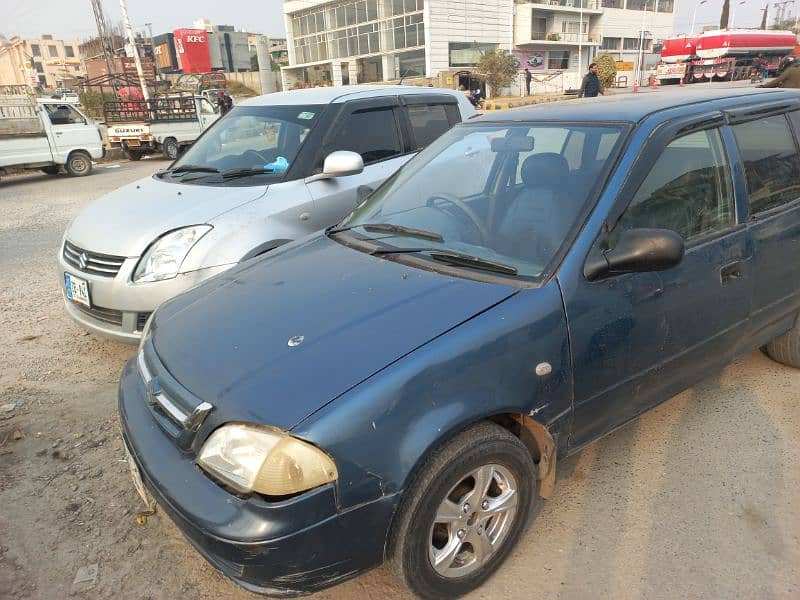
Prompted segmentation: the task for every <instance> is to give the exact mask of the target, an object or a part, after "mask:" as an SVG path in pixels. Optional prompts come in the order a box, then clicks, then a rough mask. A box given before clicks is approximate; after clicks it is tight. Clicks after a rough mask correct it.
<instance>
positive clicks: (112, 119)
mask: <svg viewBox="0 0 800 600" xmlns="http://www.w3.org/2000/svg"><path fill="white" fill-rule="evenodd" d="M103 115H104V117H105V121H106V126H107V128H108V130H107V135H108V143H109V145H110V146H111V147H112V148H122V150H123V152H125V156H127V157H128V158H129V159H130V160H139V159H140V158H141V157H142V156H144V155H145V154H154V153H157V152H160V153H161V154H163V155H164V158H168V159H170V160H175V159H176V158H178V155H179V154H180V153H181V150H182V149H183V148H184V147H186V146H189V145H191V144H192V142H194V141H195V140H196V139H197V137H198V136H199V135H200V134H201V133H202V132H203V131H204V130H205V129H206V128H207V127H208V126H209V125H211V124H212V123H213V122H214V121H216V120H217V119H218V118H219V109H218V107H216V106H214V105H213V104H212V103H211V102H209V101H208V99H206V98H204V97H202V96H197V95H194V94H183V93H178V94H167V95H159V96H155V97H153V98H151V99H150V100H116V101H112V102H105V103H104V105H103Z"/></svg>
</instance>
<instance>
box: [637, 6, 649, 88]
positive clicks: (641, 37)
mask: <svg viewBox="0 0 800 600" xmlns="http://www.w3.org/2000/svg"><path fill="white" fill-rule="evenodd" d="M646 16H647V0H645V3H644V4H643V5H642V28H641V29H640V30H639V60H637V61H636V76H635V77H634V79H635V80H636V83H637V85H638V86H641V85H642V58H643V55H644V20H645V17H646Z"/></svg>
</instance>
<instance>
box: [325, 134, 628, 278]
mask: <svg viewBox="0 0 800 600" xmlns="http://www.w3.org/2000/svg"><path fill="white" fill-rule="evenodd" d="M624 128H625V126H624V125H613V124H611V125H607V124H603V125H599V124H598V125H591V124H577V123H576V124H564V123H558V124H546V123H542V124H519V123H514V124H510V125H509V124H503V125H498V124H492V125H488V124H487V125H477V124H476V125H462V126H458V127H455V128H453V129H452V130H450V131H449V132H447V133H445V134H444V135H443V136H442V137H440V138H439V139H438V140H436V141H435V142H434V143H433V144H431V145H430V146H429V147H428V148H427V149H425V150H423V151H422V152H420V153H419V154H418V155H417V156H416V157H415V158H413V159H412V160H411V161H409V162H408V163H407V164H406V165H405V166H404V167H403V168H402V169H401V170H400V171H399V172H398V173H397V174H396V175H395V176H394V177H392V178H391V179H389V180H388V181H387V182H386V183H385V184H384V185H383V186H381V187H380V188H378V190H376V191H375V192H374V193H373V194H372V195H371V196H370V197H369V199H368V200H367V201H366V202H365V203H364V204H363V205H361V206H360V207H359V208H357V209H356V210H355V212H354V213H353V214H352V215H351V216H350V218H349V219H347V220H346V221H345V222H343V223H342V224H341V225H340V226H339V227H337V228H334V229H331V230H330V231H329V235H334V236H336V235H354V236H357V237H359V238H360V239H365V240H370V241H371V242H374V243H375V244H377V246H378V247H377V249H375V250H374V251H373V253H374V254H376V255H388V254H395V255H397V254H407V255H415V256H419V257H422V258H430V259H431V260H432V262H433V261H440V260H445V261H446V262H450V263H451V264H457V266H461V267H467V268H473V269H481V270H490V271H496V272H500V273H506V274H512V275H514V276H517V277H530V278H538V277H539V276H541V275H542V273H543V272H544V271H545V269H546V267H547V265H549V264H550V262H551V261H552V260H553V259H554V257H555V256H556V254H557V253H558V251H559V249H560V248H561V246H562V245H563V244H564V243H565V242H566V241H567V240H568V239H569V237H570V233H571V231H572V230H573V228H574V227H576V225H577V223H578V221H579V218H580V217H581V216H582V215H584V214H585V211H586V210H588V207H587V204H588V199H589V198H590V197H591V196H592V193H593V191H594V190H596V188H597V186H598V185H601V184H602V181H603V179H604V174H605V173H606V171H607V169H608V167H609V166H610V164H611V162H612V161H613V160H614V157H615V155H616V154H617V152H618V148H619V146H620V144H621V140H622V133H623V131H624ZM338 232H341V233H338ZM345 232H347V233H345ZM423 234H424V235H423Z"/></svg>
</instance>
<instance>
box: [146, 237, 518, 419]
mask: <svg viewBox="0 0 800 600" xmlns="http://www.w3.org/2000/svg"><path fill="white" fill-rule="evenodd" d="M515 292H516V289H515V288H514V287H511V286H504V285H498V284H491V283H483V282H477V281H470V280H466V279H459V278H455V277H450V276H446V275H442V274H439V273H434V272H430V271H425V270H422V269H417V268H413V267H408V266H404V265H401V264H398V263H395V262H391V261H389V260H386V259H382V258H378V257H375V256H371V255H369V254H365V253H362V252H359V251H357V250H354V249H352V248H348V247H345V246H342V245H340V244H339V243H337V242H335V241H333V240H330V239H328V238H326V237H325V236H324V235H319V236H315V237H313V238H310V239H308V240H305V241H302V242H298V243H295V244H291V245H288V246H285V247H284V248H282V249H279V250H277V251H276V252H274V253H271V254H269V255H267V256H265V257H264V258H262V259H255V260H253V261H250V262H248V263H246V264H244V265H242V266H240V267H238V268H235V269H232V270H231V271H228V272H226V273H224V274H222V275H219V276H217V277H215V278H213V279H211V280H209V281H208V282H206V283H204V284H202V285H200V286H198V287H196V288H194V289H192V290H190V291H188V292H187V293H185V294H182V295H181V296H178V297H177V298H175V299H173V300H171V301H170V302H168V303H166V304H164V305H163V306H162V307H161V308H159V310H158V311H157V312H156V316H155V318H154V323H153V344H154V347H155V350H156V353H157V354H158V356H159V358H160V360H161V362H162V363H163V365H164V366H165V367H166V369H167V370H168V371H169V372H170V373H171V374H172V376H173V377H174V378H175V379H177V381H178V382H179V383H180V384H181V385H182V386H184V387H185V388H187V389H188V390H189V391H190V392H192V393H193V394H194V395H195V396H197V397H199V398H202V399H203V400H205V401H208V402H210V403H211V404H213V405H214V411H213V413H212V414H213V417H214V418H213V420H214V422H217V423H221V422H224V421H231V420H244V421H258V422H261V423H267V424H272V425H275V426H277V427H281V428H284V429H291V428H292V427H293V426H294V425H296V424H297V423H299V422H300V421H301V420H303V418H305V417H306V416H308V415H310V414H311V413H313V412H315V411H316V410H318V409H320V408H322V407H323V406H324V405H325V404H327V403H329V402H330V401H332V400H334V399H335V398H336V397H337V396H339V395H341V394H342V393H344V392H346V391H347V390H348V389H350V388H352V387H353V386H355V385H357V384H358V383H360V382H361V381H363V380H364V379H366V378H368V377H369V376H371V375H373V374H374V373H376V372H377V371H379V370H381V369H382V368H384V367H386V366H387V365H389V364H390V363H392V362H393V361H396V360H397V359H399V358H401V357H402V356H404V355H405V354H408V353H409V352H411V351H413V350H414V349H415V348H418V347H419V346H421V345H423V344H425V343H426V342H428V341H430V340H431V339H433V338H435V337H437V336H439V335H441V334H442V333H444V332H446V331H448V330H449V329H451V328H453V327H455V326H457V325H458V324H459V323H462V322H464V321H465V320H467V319H470V318H471V317H473V316H474V315H476V314H478V313H480V312H483V311H484V310H486V309H487V308H489V307H491V306H493V305H495V304H497V303H499V302H501V301H503V300H505V299H506V298H508V297H509V296H511V295H513V294H514V293H515Z"/></svg>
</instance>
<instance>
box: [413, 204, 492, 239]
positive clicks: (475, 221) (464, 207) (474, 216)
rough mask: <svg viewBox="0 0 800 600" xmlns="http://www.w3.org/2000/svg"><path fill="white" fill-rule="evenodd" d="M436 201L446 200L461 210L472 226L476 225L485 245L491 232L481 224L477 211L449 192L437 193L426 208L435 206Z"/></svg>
mask: <svg viewBox="0 0 800 600" xmlns="http://www.w3.org/2000/svg"><path fill="white" fill-rule="evenodd" d="M436 199H439V200H445V201H447V202H450V203H451V204H454V205H455V206H457V207H458V208H459V209H461V212H463V213H464V214H465V215H467V217H468V218H469V220H470V221H471V222H472V224H473V225H475V229H477V230H478V233H479V234H480V236H481V242H483V243H485V242H486V241H487V240H488V239H489V232H488V231H487V229H486V227H485V226H484V224H483V223H481V220H480V218H479V217H478V215H477V214H475V211H474V210H472V209H471V208H470V207H469V206H467V204H466V203H465V202H464V201H463V200H461V199H460V198H456V197H455V196H453V195H452V194H448V193H447V192H436V193H435V194H434V195H433V196H431V197H430V198H428V201H427V202H426V203H425V204H426V206H433V201H434V200H436Z"/></svg>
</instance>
